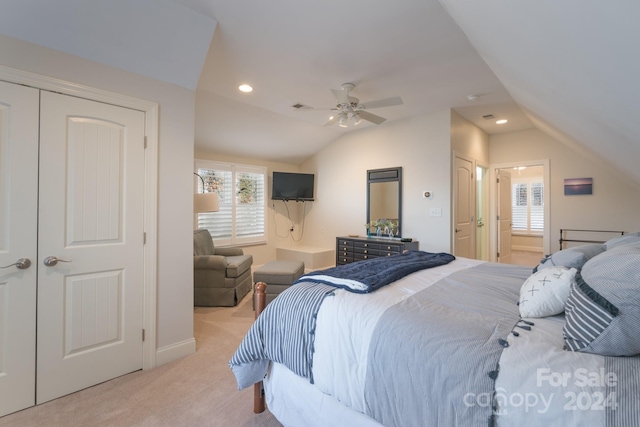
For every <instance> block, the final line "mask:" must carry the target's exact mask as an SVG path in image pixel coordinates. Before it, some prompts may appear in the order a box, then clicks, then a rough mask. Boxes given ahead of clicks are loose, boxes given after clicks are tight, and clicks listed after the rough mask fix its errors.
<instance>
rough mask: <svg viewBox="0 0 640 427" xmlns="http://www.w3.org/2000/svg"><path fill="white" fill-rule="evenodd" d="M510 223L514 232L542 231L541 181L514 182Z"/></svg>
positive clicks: (534, 232) (542, 188) (542, 197)
mask: <svg viewBox="0 0 640 427" xmlns="http://www.w3.org/2000/svg"><path fill="white" fill-rule="evenodd" d="M511 196H512V210H513V212H512V225H511V229H512V230H513V231H516V232H522V233H532V234H538V233H541V232H542V231H544V201H543V200H544V185H543V183H542V182H536V181H529V182H514V183H513V188H512V192H511Z"/></svg>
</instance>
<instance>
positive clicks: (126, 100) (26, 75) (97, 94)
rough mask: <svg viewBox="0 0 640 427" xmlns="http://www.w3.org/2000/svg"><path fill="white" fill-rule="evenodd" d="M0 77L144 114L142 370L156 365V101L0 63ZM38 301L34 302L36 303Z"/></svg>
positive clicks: (10, 81) (0, 78)
mask: <svg viewBox="0 0 640 427" xmlns="http://www.w3.org/2000/svg"><path fill="white" fill-rule="evenodd" d="M0 80H4V81H6V82H8V83H15V84H22V85H26V86H30V87H33V88H35V89H42V90H48V91H52V92H59V93H62V94H64V95H71V96H76V97H79V98H85V99H89V100H92V101H98V102H104V103H107V104H113V105H117V106H120V107H125V108H131V109H134V110H138V111H142V112H144V113H145V124H144V127H145V129H144V134H145V144H146V149H145V151H144V154H145V157H144V158H145V161H144V232H145V238H146V239H145V240H146V243H145V245H144V255H143V262H144V284H143V287H144V297H143V298H144V303H143V325H142V327H143V328H144V331H145V339H144V341H143V342H142V369H150V368H153V367H155V365H156V328H157V324H156V310H157V307H156V299H157V295H156V294H157V292H156V289H157V285H156V284H157V277H156V271H157V261H156V260H157V252H158V232H157V222H158V221H157V219H158V113H159V106H158V104H157V103H155V102H151V101H147V100H144V99H139V98H134V97H130V96H127V95H122V94H118V93H113V92H109V91H106V90H102V89H96V88H92V87H89V86H84V85H79V84H76V83H71V82H67V81H64V80H60V79H56V78H52V77H47V76H43V75H40V74H35V73H31V72H28V71H22V70H16V69H13V68H9V67H5V66H2V65H0ZM34 303H35V302H34Z"/></svg>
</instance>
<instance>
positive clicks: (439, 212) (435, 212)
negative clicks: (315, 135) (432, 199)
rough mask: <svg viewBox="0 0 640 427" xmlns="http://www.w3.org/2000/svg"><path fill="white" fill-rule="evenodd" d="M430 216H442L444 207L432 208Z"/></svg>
mask: <svg viewBox="0 0 640 427" xmlns="http://www.w3.org/2000/svg"><path fill="white" fill-rule="evenodd" d="M429 215H430V216H442V208H431V210H430V211H429Z"/></svg>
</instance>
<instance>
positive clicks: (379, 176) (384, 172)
mask: <svg viewBox="0 0 640 427" xmlns="http://www.w3.org/2000/svg"><path fill="white" fill-rule="evenodd" d="M377 182H397V183H398V232H397V234H396V236H397V237H401V236H402V167H401V166H398V167H395V168H384V169H369V170H367V224H369V223H370V222H371V184H375V183H377Z"/></svg>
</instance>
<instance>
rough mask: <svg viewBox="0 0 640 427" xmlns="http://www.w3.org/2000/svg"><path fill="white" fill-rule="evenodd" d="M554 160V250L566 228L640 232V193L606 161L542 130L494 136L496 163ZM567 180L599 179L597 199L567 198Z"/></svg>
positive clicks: (492, 147)
mask: <svg viewBox="0 0 640 427" xmlns="http://www.w3.org/2000/svg"><path fill="white" fill-rule="evenodd" d="M540 159H549V169H550V170H549V174H550V181H551V182H550V188H548V189H547V191H548V192H549V195H550V208H551V212H550V220H551V221H550V228H551V247H550V249H551V251H555V250H558V248H559V244H558V239H559V237H560V235H559V230H560V228H576V229H592V230H593V229H596V230H598V229H600V230H624V231H637V230H640V219H639V218H640V216H639V215H638V212H640V191H639V190H638V189H637V184H636V183H634V182H630V181H626V180H625V179H624V178H622V177H621V176H620V175H619V174H618V173H616V171H615V170H612V169H611V168H610V167H609V166H608V165H606V164H604V163H598V162H594V161H591V160H589V159H587V158H585V157H584V156H582V155H581V154H579V153H577V152H575V151H573V150H572V149H570V148H568V147H566V146H565V145H564V144H561V143H560V142H558V141H556V140H555V139H553V138H551V137H549V136H548V135H546V134H544V133H543V132H541V131H539V130H537V129H530V130H526V131H521V132H510V133H503V134H497V135H491V137H490V162H491V164H492V165H493V164H506V163H509V162H522V161H528V160H540ZM565 178H593V195H589V196H565V195H564V179H565Z"/></svg>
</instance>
